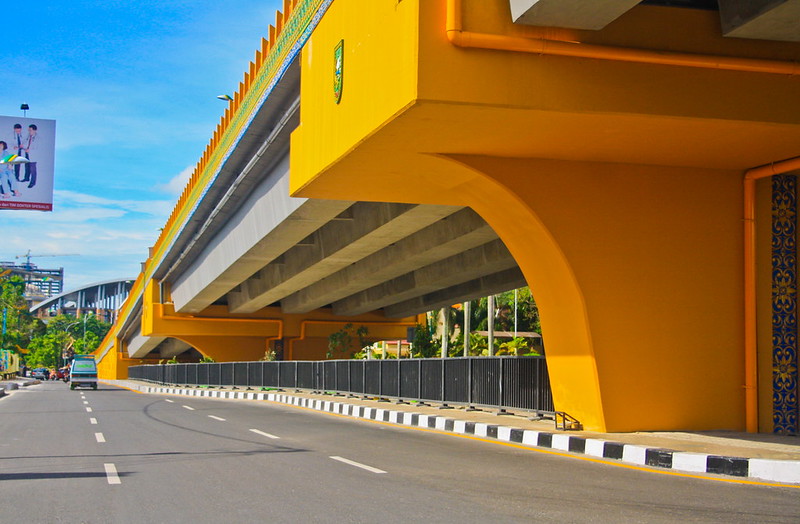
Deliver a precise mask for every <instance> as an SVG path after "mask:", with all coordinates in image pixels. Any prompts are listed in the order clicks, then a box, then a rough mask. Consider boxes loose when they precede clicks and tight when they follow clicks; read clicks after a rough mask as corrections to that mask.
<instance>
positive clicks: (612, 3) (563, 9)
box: [510, 0, 641, 30]
mask: <svg viewBox="0 0 800 524" xmlns="http://www.w3.org/2000/svg"><path fill="white" fill-rule="evenodd" d="M640 1H641V0H588V1H587V0H510V4H511V18H512V19H513V20H514V22H516V23H518V24H526V25H535V26H544V27H569V28H572V29H595V30H596V29H602V28H604V27H605V26H607V25H608V24H610V23H611V22H613V21H614V20H616V19H617V18H619V17H620V16H621V15H623V14H624V13H625V12H626V11H628V10H629V9H631V8H633V7H634V6H636V4H638V3H639V2H640Z"/></svg>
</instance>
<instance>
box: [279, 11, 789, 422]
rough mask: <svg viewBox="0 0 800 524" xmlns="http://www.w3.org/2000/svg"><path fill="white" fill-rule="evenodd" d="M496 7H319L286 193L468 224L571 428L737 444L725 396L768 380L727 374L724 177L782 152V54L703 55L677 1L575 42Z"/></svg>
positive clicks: (738, 203)
mask: <svg viewBox="0 0 800 524" xmlns="http://www.w3.org/2000/svg"><path fill="white" fill-rule="evenodd" d="M508 9H509V8H508V2H503V1H499V0H498V1H484V0H463V1H461V0H448V1H447V2H444V1H443V2H427V1H425V2H423V1H421V0H409V1H404V2H402V3H394V2H391V3H385V4H384V3H379V2H375V3H370V5H369V6H365V5H364V3H362V2H358V1H356V0H338V1H337V2H334V3H333V4H332V5H331V7H330V8H329V10H328V11H327V13H326V14H325V18H324V19H323V20H322V21H321V22H320V24H319V26H318V27H317V28H316V30H315V31H314V34H313V35H312V37H311V39H310V41H309V43H308V44H307V45H306V47H305V48H304V56H303V57H302V60H301V63H302V75H301V78H302V85H301V105H300V107H301V118H300V121H301V124H300V126H299V127H298V128H297V129H296V130H295V132H294V133H293V135H292V144H291V158H290V165H291V182H290V191H291V192H292V195H293V196H299V197H306V198H325V199H338V200H365V201H383V202H406V203H426V204H448V205H460V206H469V207H471V208H472V209H473V210H475V211H476V212H478V214H480V215H481V217H482V218H483V219H484V220H485V221H486V222H487V223H488V224H489V225H490V226H491V227H492V228H493V229H494V231H495V232H496V233H497V234H498V236H499V237H500V238H501V240H502V241H503V242H504V244H505V245H506V247H507V248H508V250H509V251H510V252H511V254H512V255H513V256H514V258H515V260H516V261H517V263H518V264H519V267H520V269H521V270H522V272H523V273H524V275H525V277H526V280H527V282H528V284H529V286H530V288H531V290H532V292H533V295H534V297H535V298H536V301H537V304H538V306H539V309H540V313H541V319H542V328H543V331H544V337H545V339H546V340H547V350H548V352H547V357H548V367H549V370H550V378H551V383H552V388H553V396H554V400H555V404H556V409H558V410H562V411H566V412H567V413H569V414H570V415H572V416H575V417H576V418H578V419H579V420H580V421H581V422H582V423H583V424H584V427H586V428H587V429H590V430H599V431H634V430H711V429H730V430H742V429H744V428H745V421H746V420H747V421H748V426H747V427H748V429H750V430H751V431H752V430H753V429H751V428H750V426H749V421H750V419H751V415H752V413H749V412H748V410H749V409H750V407H749V406H748V404H747V403H746V402H745V392H746V390H745V387H746V388H747V392H748V393H749V392H752V390H753V389H754V388H756V387H758V393H759V395H760V397H761V398H767V399H769V398H771V397H772V384H771V383H770V382H768V381H767V382H765V381H763V380H762V382H759V383H758V384H757V385H756V384H754V383H752V382H751V373H752V370H747V373H746V367H745V342H744V320H743V319H744V310H745V293H744V284H743V280H744V279H743V276H742V275H743V272H744V271H743V268H744V262H743V260H744V256H743V254H744V246H743V241H742V237H743V234H742V232H743V225H742V223H743V211H742V209H743V200H744V197H743V189H742V188H743V178H744V173H745V172H746V171H747V170H748V169H749V168H751V167H755V166H759V165H764V164H769V163H770V162H773V161H779V160H782V159H786V158H791V157H795V156H798V155H800V150H798V147H797V144H798V143H800V101H799V100H800V99H798V98H797V97H796V90H797V88H798V80H797V77H792V76H789V75H786V74H778V73H779V72H781V71H786V70H787V67H790V66H789V65H787V64H789V63H790V62H791V61H793V60H797V59H798V58H800V47H799V46H797V45H795V44H782V46H781V48H780V51H778V52H775V51H777V50H776V49H774V48H773V47H770V46H771V45H772V43H763V42H755V41H753V42H749V43H748V47H747V48H746V49H745V48H743V47H742V46H739V45H738V44H737V43H736V42H733V41H727V42H726V41H722V40H721V37H720V36H719V34H718V33H719V28H718V27H719V21H718V18H717V16H716V14H715V13H712V12H701V11H698V10H691V9H665V8H657V7H653V6H647V5H639V6H637V7H635V8H633V9H631V10H630V11H629V12H628V13H626V14H625V15H624V16H621V17H620V18H618V19H617V20H616V21H615V23H614V24H613V25H612V26H609V28H608V30H605V31H598V32H592V33H588V32H577V31H567V30H559V29H551V28H547V29H537V28H530V27H522V26H518V25H515V24H513V22H512V18H511V17H510V16H509V12H508ZM674 27H681V28H682V29H683V31H682V32H681V33H680V35H678V34H677V33H676V32H674V31H672V30H670V28H674ZM375 28H380V29H381V30H380V31H375ZM689 35H691V36H689ZM553 42H555V43H553ZM540 44H541V45H540ZM549 44H552V45H551V46H550V47H552V48H553V49H556V48H557V49H558V50H559V51H561V50H564V54H563V55H559V54H558V53H550V52H548V49H549V47H548V45H549ZM584 44H586V45H584ZM337 46H343V51H340V52H339V53H340V54H341V55H343V60H342V61H341V63H342V64H343V67H344V71H343V72H342V76H341V78H342V86H341V97H340V98H337V97H334V96H333V95H332V94H331V93H330V91H331V83H332V80H331V79H332V78H333V75H334V70H335V65H336V64H335V63H334V59H335V56H336V54H335V52H334V50H336V49H337ZM582 46H583V47H582ZM566 48H569V49H566ZM312 49H313V53H312V52H311V50H312ZM642 49H647V50H652V52H651V53H650V54H647V53H643V52H640V51H641V50H642ZM677 49H680V50H681V51H683V54H681V53H678V52H676V51H675V50H677ZM601 51H602V52H601ZM581 53H582V54H581ZM645 55H646V56H645ZM690 55H691V56H690ZM697 57H704V59H703V60H699V59H697V60H695V59H696V58H697ZM730 57H737V58H744V59H753V60H755V59H764V60H766V62H764V63H766V64H767V65H768V67H767V68H751V69H749V70H748V69H742V68H741V67H740V66H741V65H742V64H744V66H745V67H749V64H750V62H748V60H744V61H743V62H741V63H733V61H732V60H728V58H730ZM764 63H759V64H761V65H763V64H764ZM728 67H730V68H731V69H726V68H728ZM736 68H738V69H736ZM770 68H771V69H770ZM766 92H768V93H769V94H770V95H769V96H758V95H754V93H766ZM762 254H763V253H762ZM767 328H768V326H767ZM759 351H761V348H759ZM795 366H796V364H795ZM794 376H795V381H796V367H795V371H794ZM767 380H768V379H767ZM795 395H796V393H795ZM795 398H796V396H795ZM794 409H795V410H796V404H795V408H794ZM770 429H771V428H763V430H767V431H769V430H770Z"/></svg>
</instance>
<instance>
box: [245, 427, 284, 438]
mask: <svg viewBox="0 0 800 524" xmlns="http://www.w3.org/2000/svg"><path fill="white" fill-rule="evenodd" d="M250 431H252V432H253V433H255V434H256V435H261V436H262V437H267V438H271V439H279V438H280V437H278V436H277V435H273V434H272V433H265V432H263V431H261V430H260V429H251V430H250Z"/></svg>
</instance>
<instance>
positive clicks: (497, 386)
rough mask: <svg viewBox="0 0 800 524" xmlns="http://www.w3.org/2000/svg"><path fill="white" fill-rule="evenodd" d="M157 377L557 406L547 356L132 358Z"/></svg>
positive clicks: (145, 374)
mask: <svg viewBox="0 0 800 524" xmlns="http://www.w3.org/2000/svg"><path fill="white" fill-rule="evenodd" d="M128 376H129V377H130V378H131V379H133V380H144V381H147V382H154V383H157V384H178V385H191V386H237V387H250V388H278V389H280V388H292V389H305V390H312V391H323V392H332V393H343V394H360V395H367V396H377V397H386V398H398V399H406V400H418V401H431V402H441V403H445V404H448V403H449V404H463V405H470V406H483V407H497V408H499V409H507V408H513V409H521V410H527V411H535V412H537V413H550V414H552V413H554V411H555V409H554V407H553V395H552V392H551V391H550V379H549V377H548V374H547V363H546V361H545V359H544V357H465V358H446V359H440V358H428V359H401V360H396V359H391V360H324V361H277V362H262V361H259V362H223V363H203V364H155V365H144V366H131V367H130V368H129V369H128Z"/></svg>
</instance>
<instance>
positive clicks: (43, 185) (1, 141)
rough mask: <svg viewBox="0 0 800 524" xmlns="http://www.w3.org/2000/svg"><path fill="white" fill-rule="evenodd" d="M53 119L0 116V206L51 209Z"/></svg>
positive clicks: (53, 149)
mask: <svg viewBox="0 0 800 524" xmlns="http://www.w3.org/2000/svg"><path fill="white" fill-rule="evenodd" d="M55 146H56V121H55V120H43V119H41V118H21V117H16V116H0V209H33V210H36V211H52V210H53V172H54V166H55V150H56V148H55Z"/></svg>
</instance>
